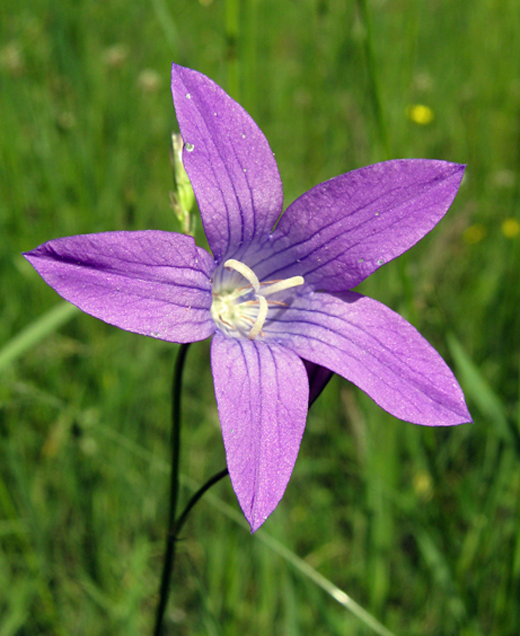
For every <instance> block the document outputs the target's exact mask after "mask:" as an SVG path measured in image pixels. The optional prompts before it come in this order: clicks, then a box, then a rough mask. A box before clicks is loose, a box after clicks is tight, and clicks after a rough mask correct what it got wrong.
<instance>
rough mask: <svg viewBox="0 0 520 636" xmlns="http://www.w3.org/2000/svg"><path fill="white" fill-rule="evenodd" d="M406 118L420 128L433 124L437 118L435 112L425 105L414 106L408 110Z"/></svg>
mask: <svg viewBox="0 0 520 636" xmlns="http://www.w3.org/2000/svg"><path fill="white" fill-rule="evenodd" d="M406 116H407V117H408V119H409V120H411V121H413V122H414V123H415V124H419V125H420V126H427V125H428V124H431V123H432V121H433V120H434V118H435V115H434V114H433V110H432V109H431V108H430V107H429V106H424V104H412V105H410V106H408V107H407V108H406Z"/></svg>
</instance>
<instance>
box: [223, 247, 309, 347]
mask: <svg viewBox="0 0 520 636" xmlns="http://www.w3.org/2000/svg"><path fill="white" fill-rule="evenodd" d="M224 268H225V270H226V271H228V272H236V273H237V274H239V275H240V277H239V278H237V277H236V276H232V277H229V278H228V279H226V277H225V276H224V277H223V280H222V282H221V283H220V284H219V286H218V289H215V286H214V288H213V302H212V304H211V315H212V317H213V320H214V321H215V323H216V325H217V326H218V327H219V328H220V329H221V330H222V331H224V332H225V333H226V334H228V335H230V336H235V337H241V336H246V337H247V338H248V339H249V340H254V339H255V338H256V337H257V336H258V335H263V333H262V328H263V326H264V324H265V321H266V320H267V314H268V312H269V309H270V308H271V307H286V306H287V303H285V302H284V301H283V296H278V299H277V300H268V298H269V296H272V295H273V294H277V293H279V292H283V291H285V290H287V289H291V288H293V287H299V286H300V285H303V284H304V282H305V281H304V279H303V276H291V278H286V279H276V280H267V281H262V282H260V281H259V280H258V277H257V275H256V274H255V273H254V271H253V270H252V269H251V268H250V267H249V266H248V265H246V264H245V263H242V262H241V261H238V260H236V259H234V258H230V259H228V260H227V261H226V262H225V263H224ZM237 280H239V281H240V283H239V284H238V285H237V282H236V281H237Z"/></svg>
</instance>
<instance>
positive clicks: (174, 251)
mask: <svg viewBox="0 0 520 636" xmlns="http://www.w3.org/2000/svg"><path fill="white" fill-rule="evenodd" d="M24 256H25V258H26V259H27V260H28V261H29V262H30V263H31V264H32V265H33V267H34V268H35V269H36V271H37V272H38V273H39V274H40V275H41V276H42V278H43V279H44V280H45V281H46V282H47V283H48V284H49V285H50V286H51V287H53V288H54V289H55V290H56V291H57V292H58V294H60V296H63V298H65V299H66V300H68V301H70V302H71V303H72V304H73V305H76V306H77V307H79V308H80V309H82V310H83V311H85V312H87V313H88V314H91V315H92V316H95V317H96V318H100V319H101V320H104V321H105V322H108V323H109V324H111V325H115V326H116V327H120V328H121V329H126V330H127V331H133V332H134V333H140V334H143V335H145V336H152V337H153V338H160V339H161V340H168V341H170V342H195V341H196V340H203V339H204V338H207V337H208V336H210V335H211V334H212V333H213V331H214V330H215V325H214V322H213V320H212V318H211V314H210V308H211V302H212V296H211V281H210V276H211V273H212V271H213V269H214V267H215V264H214V261H213V259H212V258H211V256H210V254H208V252H206V251H205V250H203V249H201V248H199V247H196V245H195V241H194V240H193V239H192V238H191V237H189V236H184V235H182V234H174V233H172V232H160V231H153V230H149V231H145V232H105V233H102V234H84V235H80V236H71V237H68V238H60V239H55V240H53V241H49V242H48V243H45V244H43V245H40V247H37V248H36V249H35V250H33V251H32V252H28V253H26V254H24Z"/></svg>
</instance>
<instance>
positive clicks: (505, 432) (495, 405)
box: [447, 334, 520, 453]
mask: <svg viewBox="0 0 520 636" xmlns="http://www.w3.org/2000/svg"><path fill="white" fill-rule="evenodd" d="M447 340H448V347H449V349H450V353H451V355H452V356H453V359H454V361H455V365H456V367H457V371H458V375H459V378H460V380H461V384H462V386H463V387H464V390H465V392H466V395H468V396H469V397H471V399H472V400H473V401H474V402H475V404H476V405H477V407H478V409H479V410H480V411H481V413H482V414H483V415H484V416H485V417H487V418H489V419H490V420H491V421H493V422H495V424H496V425H497V429H498V432H499V433H500V434H501V436H502V437H503V438H504V439H505V440H506V441H508V442H512V443H514V445H515V448H516V450H517V452H518V453H520V433H519V432H518V430H517V429H516V428H515V426H514V424H513V422H511V421H510V420H509V418H508V417H507V414H506V410H505V408H504V405H503V404H502V402H501V401H500V398H499V397H498V395H497V394H496V393H495V392H494V391H493V389H492V388H491V386H490V385H489V384H488V382H487V381H486V379H485V378H484V376H483V375H482V373H481V371H480V369H479V368H478V367H477V365H476V364H475V363H474V362H473V360H472V359H471V358H470V357H469V355H468V354H467V353H466V351H465V350H464V348H463V346H462V345H461V343H460V342H459V340H458V339H457V338H456V337H455V336H454V335H453V334H449V335H448V338H447Z"/></svg>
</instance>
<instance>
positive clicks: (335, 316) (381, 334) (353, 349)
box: [266, 292, 471, 426]
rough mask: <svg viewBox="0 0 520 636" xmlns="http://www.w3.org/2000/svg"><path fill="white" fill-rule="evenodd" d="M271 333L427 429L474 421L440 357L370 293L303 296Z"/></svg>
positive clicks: (392, 409)
mask: <svg viewBox="0 0 520 636" xmlns="http://www.w3.org/2000/svg"><path fill="white" fill-rule="evenodd" d="M266 331H267V329H266ZM268 333H269V338H272V339H274V340H276V342H278V343H280V344H283V345H285V346H286V347H288V348H289V349H292V350H293V351H294V352H295V353H296V354H298V355H299V356H301V357H302V358H305V359H306V360H310V361H311V362H314V363H316V364H320V365H323V366H327V367H328V368H329V369H331V371H334V372H335V373H338V374H339V375H341V376H343V377H344V378H346V379H347V380H350V381H351V382H353V383H354V384H356V385H357V386H358V387H359V388H360V389H362V390H363V391H365V392H366V393H367V394H368V395H369V396H370V397H371V398H372V399H373V400H374V401H375V402H376V403H377V404H379V406H381V407H382V408H384V409H385V410H386V411H388V412H389V413H391V414H392V415H394V416H395V417H399V418H401V419H403V420H406V421H408V422H413V423H415V424H424V425H428V426H446V425H452V424H462V423H464V422H470V421H471V416H470V414H469V412H468V409H467V407H466V404H465V401H464V396H463V394H462V391H461V389H460V387H459V385H458V384H457V381H456V380H455V377H454V376H453V373H452V372H451V371H450V369H449V368H448V366H447V365H446V363H445V362H444V360H443V359H442V358H441V357H440V355H439V354H438V353H437V352H436V351H435V349H433V347H432V346H431V345H430V344H429V343H428V342H427V341H426V340H425V339H424V338H423V337H422V336H421V335H420V334H419V333H418V332H417V330H416V329H415V327H413V326H412V325H410V324H409V323H408V322H406V320H404V319H403V318H401V317H400V316H399V315H398V314H396V313H394V312H393V311H392V310H391V309H388V307H385V306H384V305H382V304H381V303H378V302H377V301H375V300H372V299H371V298H367V297H365V296H361V295H360V294H356V293H354V292H346V293H344V294H341V295H339V294H338V295H331V294H327V293H314V294H312V295H310V296H308V297H300V298H298V299H296V300H295V301H294V302H293V304H292V305H291V307H290V308H289V309H287V310H285V311H280V315H279V316H278V318H277V320H273V321H272V322H271V323H270V325H269V327H268Z"/></svg>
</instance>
